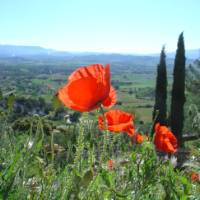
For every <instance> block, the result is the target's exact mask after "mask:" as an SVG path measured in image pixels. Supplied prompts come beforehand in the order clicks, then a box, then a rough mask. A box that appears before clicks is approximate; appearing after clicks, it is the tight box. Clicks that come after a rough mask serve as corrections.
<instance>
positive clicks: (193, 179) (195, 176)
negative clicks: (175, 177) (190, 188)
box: [191, 172, 200, 182]
mask: <svg viewBox="0 0 200 200" xmlns="http://www.w3.org/2000/svg"><path fill="white" fill-rule="evenodd" d="M191 179H192V181H193V182H198V181H200V177H199V174H198V173H196V172H192V174H191Z"/></svg>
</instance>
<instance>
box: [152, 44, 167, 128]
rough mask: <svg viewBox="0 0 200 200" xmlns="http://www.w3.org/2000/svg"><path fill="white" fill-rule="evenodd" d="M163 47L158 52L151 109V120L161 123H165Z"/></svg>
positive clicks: (165, 99) (165, 72)
mask: <svg viewBox="0 0 200 200" xmlns="http://www.w3.org/2000/svg"><path fill="white" fill-rule="evenodd" d="M165 58H166V55H165V47H163V48H162V50H161V53H160V63H159V64H158V66H157V78H156V91H155V105H154V111H153V120H154V122H155V123H157V122H159V123H160V124H162V125H167V120H166V118H167V103H166V101H167V70H166V61H165Z"/></svg>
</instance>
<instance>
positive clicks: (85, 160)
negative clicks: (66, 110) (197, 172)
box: [0, 115, 200, 200]
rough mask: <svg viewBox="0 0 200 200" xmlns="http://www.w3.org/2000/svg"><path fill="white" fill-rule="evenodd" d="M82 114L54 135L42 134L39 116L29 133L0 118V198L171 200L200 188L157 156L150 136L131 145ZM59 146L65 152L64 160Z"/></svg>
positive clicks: (120, 135)
mask: <svg viewBox="0 0 200 200" xmlns="http://www.w3.org/2000/svg"><path fill="white" fill-rule="evenodd" d="M82 117H83V118H84V120H82V122H81V123H79V124H77V125H78V126H77V127H76V128H73V127H72V125H67V126H69V127H68V128H66V129H61V127H60V128H59V129H57V128H56V129H57V130H59V131H60V133H56V132H55V133H54V137H53V138H52V135H51V134H50V135H46V134H45V131H44V126H43V121H42V119H40V118H39V117H38V118H37V120H35V121H37V124H36V127H37V128H36V132H35V134H34V135H33V134H32V133H33V132H32V131H33V128H32V129H30V132H29V133H27V134H15V133H13V130H12V129H10V127H9V126H10V125H8V124H7V121H5V119H3V118H0V120H1V130H0V131H1V134H0V148H1V154H0V163H1V165H0V185H1V189H0V195H1V198H2V199H22V200H23V199H38V198H39V199H63V200H64V199H82V200H90V199H91V200H94V199H95V200H96V199H97V200H98V199H99V200H101V199H128V200H129V199H130V200H132V199H152V200H153V199H154V200H162V199H172V200H173V199H188V198H189V197H190V196H191V195H193V194H192V193H191V192H192V191H194V190H196V191H198V188H200V187H199V186H198V184H195V185H191V182H190V181H189V180H188V178H187V176H185V173H183V172H179V171H176V170H175V169H174V168H173V167H172V165H171V164H170V162H168V161H165V160H164V159H162V158H160V159H158V158H157V155H156V152H155V149H154V146H153V144H152V142H151V141H145V142H144V143H142V144H140V145H134V146H133V145H132V144H131V143H130V141H129V138H127V137H125V136H126V135H124V134H114V135H113V134H111V133H109V132H103V133H100V132H97V131H96V125H95V123H94V124H93V122H92V121H89V117H90V116H89V115H83V116H82ZM33 120H34V118H33V117H32V120H31V121H33ZM8 130H10V131H11V132H8ZM15 131H16V130H15ZM62 134H64V137H65V138H66V142H64V138H63V137H62ZM97 135H98V137H96V136H97ZM73 137H75V138H73ZM55 142H59V145H56V143H55ZM47 145H48V148H49V149H48V148H47ZM60 145H62V147H63V151H64V154H65V155H67V156H66V157H65V159H64V162H63V157H60V153H61V152H60V151H58V149H57V148H58V147H59V146H60ZM49 154H50V156H49ZM51 154H54V159H53V160H52V156H51ZM70 154H71V155H70ZM102 154H103V155H102ZM60 159H61V160H60ZM108 159H112V160H113V169H110V168H109V167H108V166H107V160H108ZM199 194H200V192H199ZM195 195H196V196H198V192H197V194H195ZM195 195H194V196H195Z"/></svg>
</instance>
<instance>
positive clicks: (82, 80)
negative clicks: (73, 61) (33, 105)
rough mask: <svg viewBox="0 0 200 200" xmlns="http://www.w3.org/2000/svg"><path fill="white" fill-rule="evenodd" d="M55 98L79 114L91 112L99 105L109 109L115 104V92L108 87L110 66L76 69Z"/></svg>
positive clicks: (95, 65) (90, 66)
mask: <svg viewBox="0 0 200 200" xmlns="http://www.w3.org/2000/svg"><path fill="white" fill-rule="evenodd" d="M57 96H58V98H59V100H60V101H61V102H62V103H63V104H64V105H65V106H67V107H69V108H71V109H74V110H77V111H80V112H88V111H91V110H93V109H96V108H98V107H99V106H100V105H101V104H102V105H103V106H104V107H111V106H112V105H114V104H115V103H116V92H115V90H114V88H113V87H112V86H111V85H110V66H109V65H106V66H105V67H104V66H103V65H101V64H93V65H89V66H87V67H80V68H78V69H77V70H76V71H74V72H73V73H72V74H71V75H70V76H69V78H68V83H67V84H66V85H65V86H64V87H62V88H61V89H59V91H58V92H57Z"/></svg>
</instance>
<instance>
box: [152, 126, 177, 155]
mask: <svg viewBox="0 0 200 200" xmlns="http://www.w3.org/2000/svg"><path fill="white" fill-rule="evenodd" d="M154 144H155V146H156V149H157V150H159V151H163V152H165V153H175V152H176V151H177V139H176V137H175V136H174V134H173V133H172V132H171V131H170V130H169V129H168V128H167V127H166V126H161V125H160V124H159V123H157V124H156V125H155V137H154Z"/></svg>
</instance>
